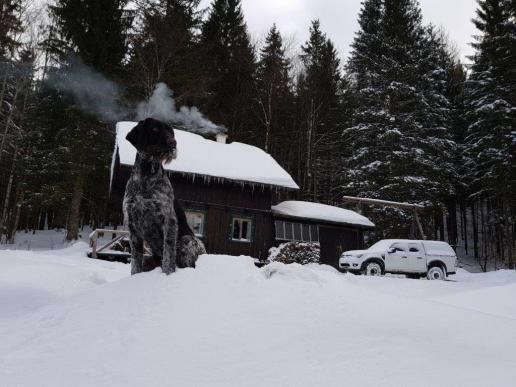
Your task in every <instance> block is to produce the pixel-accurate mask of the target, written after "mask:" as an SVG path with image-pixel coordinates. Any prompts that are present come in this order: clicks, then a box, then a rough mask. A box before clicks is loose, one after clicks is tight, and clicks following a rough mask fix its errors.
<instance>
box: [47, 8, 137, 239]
mask: <svg viewBox="0 0 516 387" xmlns="http://www.w3.org/2000/svg"><path fill="white" fill-rule="evenodd" d="M126 4H127V0H108V1H106V0H87V1H86V0H57V1H56V2H55V3H54V4H53V5H52V6H51V14H52V17H53V22H54V24H55V27H56V33H55V35H53V36H52V38H53V39H52V40H49V41H48V42H47V47H49V50H51V51H52V53H53V54H54V55H55V58H56V60H58V61H59V63H60V68H59V70H58V71H54V72H53V74H51V76H49V78H48V79H46V80H45V81H46V82H49V83H52V84H53V85H57V89H58V91H59V93H58V94H57V95H53V96H52V95H50V96H49V98H52V97H54V98H56V99H55V100H54V102H55V103H56V105H61V106H63V109H62V110H61V112H62V113H61V114H63V115H64V116H65V118H66V119H65V120H63V119H61V118H59V117H56V122H54V124H50V126H49V127H48V128H47V130H49V131H51V132H53V133H54V135H55V136H56V137H59V140H60V145H61V146H60V147H59V148H58V149H56V152H57V153H56V157H57V158H58V159H59V160H60V162H61V169H62V170H64V171H66V172H67V173H66V178H67V179H66V182H67V188H66V189H67V190H68V192H70V193H71V194H70V201H69V215H68V219H67V226H68V233H67V237H66V238H67V240H72V239H77V238H78V230H79V223H80V218H81V215H82V214H81V204H82V201H83V197H84V195H85V194H87V193H88V190H93V193H92V194H93V195H94V200H93V202H100V203H102V202H104V203H105V201H106V195H107V192H106V191H105V190H102V191H99V190H98V189H97V188H96V187H98V185H96V184H94V182H95V181H96V179H98V178H102V179H103V180H104V181H107V180H108V178H109V177H108V172H109V171H108V167H109V158H110V155H111V152H112V128H111V126H110V125H111V124H112V123H107V122H100V121H99V120H98V118H96V117H94V116H93V115H92V114H91V113H89V112H83V111H81V110H80V109H79V107H78V106H76V105H75V101H74V100H72V99H70V98H69V96H67V95H66V94H64V93H63V92H62V91H61V90H60V89H59V82H60V79H68V82H75V81H76V79H75V76H74V75H73V74H74V72H75V70H76V68H77V66H78V64H77V62H76V59H75V58H80V61H82V62H84V63H85V64H86V65H88V66H89V67H90V68H92V69H93V71H97V72H99V73H101V74H103V75H104V76H107V77H116V76H119V75H120V71H121V70H122V66H123V60H124V58H125V56H126V53H127V41H128V39H127V34H128V29H129V27H130V25H131V14H130V13H129V12H128V11H126V10H125V6H126ZM79 66H80V65H79ZM52 77H57V78H58V79H57V80H56V79H52ZM78 87H80V85H78Z"/></svg>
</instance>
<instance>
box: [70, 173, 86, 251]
mask: <svg viewBox="0 0 516 387" xmlns="http://www.w3.org/2000/svg"><path fill="white" fill-rule="evenodd" d="M84 173H85V172H83V171H81V172H79V174H78V175H77V178H76V180H75V184H74V187H73V192H72V201H71V203H70V213H69V217H68V230H67V233H66V240H67V241H72V240H77V239H78V238H79V220H80V211H81V199H82V193H83V191H84Z"/></svg>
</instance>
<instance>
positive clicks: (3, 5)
mask: <svg viewBox="0 0 516 387" xmlns="http://www.w3.org/2000/svg"><path fill="white" fill-rule="evenodd" d="M22 8H23V0H0V60H1V58H2V57H5V56H7V55H8V54H11V55H12V54H13V53H14V50H15V48H17V47H19V46H20V42H19V41H18V40H17V39H15V37H14V35H16V34H19V33H21V32H22V31H23V27H22V22H21V20H20V16H21V12H22Z"/></svg>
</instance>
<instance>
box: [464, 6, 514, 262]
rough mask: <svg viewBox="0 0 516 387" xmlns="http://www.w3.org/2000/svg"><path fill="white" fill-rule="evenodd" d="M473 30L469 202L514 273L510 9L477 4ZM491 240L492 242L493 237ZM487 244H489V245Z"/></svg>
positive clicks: (511, 23)
mask: <svg viewBox="0 0 516 387" xmlns="http://www.w3.org/2000/svg"><path fill="white" fill-rule="evenodd" d="M474 23H475V26H476V27H477V29H478V30H479V31H480V32H481V35H480V36H479V37H478V39H477V41H476V42H475V43H474V47H475V49H476V54H475V56H474V57H473V59H474V63H473V67H472V74H471V76H470V78H469V80H468V90H467V93H468V96H467V107H468V116H467V118H468V121H469V127H468V131H467V138H466V142H467V143H466V146H467V148H468V149H467V153H468V155H469V158H468V159H469V161H470V164H469V165H468V169H469V171H470V174H469V178H470V191H471V198H472V199H473V200H474V201H477V202H479V205H480V206H484V207H487V210H488V211H489V215H490V222H489V223H490V225H491V227H490V229H491V231H490V233H491V234H492V235H496V238H497V239H498V238H500V237H502V240H504V242H502V240H500V239H498V255H500V256H502V257H503V258H505V259H506V261H507V263H508V264H509V266H511V267H514V265H515V262H514V257H513V255H512V251H511V249H510V248H509V249H507V255H506V256H505V257H504V255H505V254H504V253H505V248H504V247H503V246H502V245H503V244H507V242H509V245H510V246H511V245H513V243H514V238H513V237H512V231H511V229H512V228H513V227H514V224H513V222H514V221H513V220H511V217H512V216H514V214H515V212H516V208H515V200H514V192H515V190H516V167H515V165H516V160H515V157H516V136H515V132H514V128H515V127H516V98H515V97H516V93H515V90H516V62H515V58H516V33H515V32H516V29H515V25H516V24H515V17H514V3H510V2H508V1H506V0H482V1H479V9H478V11H477V18H476V19H474ZM493 238H494V237H493ZM488 243H489V242H488Z"/></svg>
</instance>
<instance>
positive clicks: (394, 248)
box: [391, 243, 406, 252]
mask: <svg viewBox="0 0 516 387" xmlns="http://www.w3.org/2000/svg"><path fill="white" fill-rule="evenodd" d="M391 250H392V251H393V252H397V251H406V250H405V248H404V247H403V246H402V245H400V244H398V243H395V244H393V245H392V246H391Z"/></svg>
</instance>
